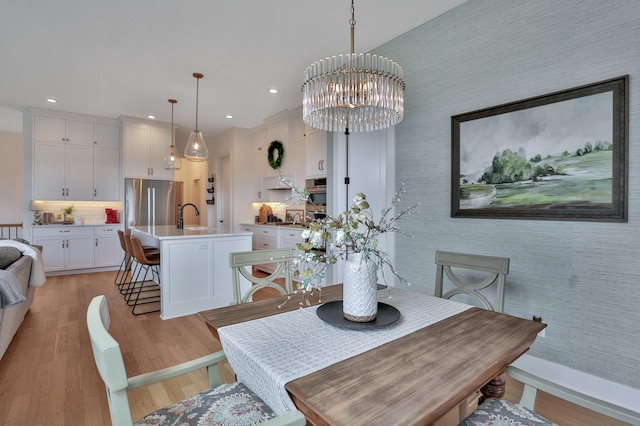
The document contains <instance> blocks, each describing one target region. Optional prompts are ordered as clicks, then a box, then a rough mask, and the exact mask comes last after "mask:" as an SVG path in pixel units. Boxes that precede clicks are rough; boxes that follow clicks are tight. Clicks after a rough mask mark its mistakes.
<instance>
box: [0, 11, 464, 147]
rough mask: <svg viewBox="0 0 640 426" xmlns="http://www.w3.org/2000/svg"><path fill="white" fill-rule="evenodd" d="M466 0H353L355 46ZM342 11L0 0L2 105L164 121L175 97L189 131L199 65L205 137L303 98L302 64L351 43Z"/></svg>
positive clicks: (373, 43) (362, 48) (376, 41)
mask: <svg viewBox="0 0 640 426" xmlns="http://www.w3.org/2000/svg"><path fill="white" fill-rule="evenodd" d="M464 1H465V0H400V1H392V0H366V1H358V2H356V3H355V18H356V31H355V50H356V52H367V51H369V50H372V49H374V48H375V47H377V46H380V45H381V44H383V43H384V42H386V41H388V40H391V39H393V38H394V37H396V36H398V35H400V34H402V33H404V32H406V31H408V30H410V29H412V28H414V27H416V26H418V25H420V24H422V23H424V22H426V21H428V20H430V19H432V18H434V17H436V16H438V15H440V14H441V13H443V12H445V11H447V10H449V9H451V8H453V7H455V6H457V5H459V4H461V3H463V2H464ZM349 18H350V2H349V1H348V0H271V1H265V0H109V1H104V0H102V1H100V0H57V1H51V0H24V1H15V0H0V40H2V42H1V43H0V58H1V63H2V65H0V105H2V106H5V107H8V108H11V109H18V110H25V109H27V108H29V107H35V108H48V109H55V110H60V111H68V112H76V113H84V114H90V115H97V116H103V117H112V118H117V117H119V116H120V115H127V116H134V117H146V116H147V115H149V114H153V115H155V116H156V117H157V119H159V120H162V121H171V105H170V103H169V102H167V100H168V99H169V98H175V99H177V100H178V103H177V104H176V106H175V119H174V120H175V123H176V124H178V125H179V126H180V128H181V129H182V130H184V131H189V130H191V129H192V128H193V127H195V104H196V99H195V98H196V79H195V78H193V76H192V74H193V73H194V72H200V73H203V74H204V78H203V79H202V80H200V96H199V99H200V102H199V119H198V121H199V122H198V124H199V127H200V129H201V130H202V131H203V132H204V134H205V137H209V136H213V135H215V134H218V133H220V132H222V131H224V130H226V129H228V128H229V127H232V126H237V127H247V128H251V127H255V126H257V125H259V124H261V123H262V120H263V119H264V118H266V117H268V116H270V115H273V114H275V113H278V112H280V111H282V110H287V109H293V108H296V107H298V106H299V105H300V104H301V103H302V96H301V92H300V88H301V85H302V82H303V72H304V69H305V68H306V67H307V66H308V65H310V64H311V63H312V62H314V61H316V60H319V59H321V58H324V57H327V56H333V55H337V54H342V53H348V51H349V47H350V45H349V43H350V42H349ZM392 59H393V58H392ZM400 65H402V64H400ZM270 88H276V89H278V90H279V93H277V94H275V95H272V94H269V93H268V90H269V89H270ZM49 97H51V98H55V99H56V100H57V101H58V102H57V103H56V104H50V103H47V102H46V98H49ZM227 114H231V115H232V116H233V118H232V119H227V118H225V115H227Z"/></svg>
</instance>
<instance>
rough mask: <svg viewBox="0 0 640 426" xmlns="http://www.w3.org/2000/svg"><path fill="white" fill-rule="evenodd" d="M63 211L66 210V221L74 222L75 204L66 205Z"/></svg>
mask: <svg viewBox="0 0 640 426" xmlns="http://www.w3.org/2000/svg"><path fill="white" fill-rule="evenodd" d="M62 211H63V212H64V223H73V216H72V215H71V213H73V206H69V207H65V208H64V209H62Z"/></svg>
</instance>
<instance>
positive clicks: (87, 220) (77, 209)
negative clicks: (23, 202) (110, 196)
mask: <svg viewBox="0 0 640 426" xmlns="http://www.w3.org/2000/svg"><path fill="white" fill-rule="evenodd" d="M43 202H44V204H45V207H44V210H43V211H45V212H51V213H53V214H54V215H55V214H56V213H61V212H62V210H63V209H65V208H67V207H69V206H73V213H72V215H73V217H79V218H80V219H81V220H82V224H83V225H100V224H102V223H105V222H106V214H105V212H104V210H105V209H116V210H118V220H119V221H122V203H121V202H119V201H43Z"/></svg>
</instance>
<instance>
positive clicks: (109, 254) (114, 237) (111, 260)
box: [93, 226, 124, 268]
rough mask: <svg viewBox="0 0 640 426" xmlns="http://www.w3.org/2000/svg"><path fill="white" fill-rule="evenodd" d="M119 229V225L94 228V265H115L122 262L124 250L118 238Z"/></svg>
mask: <svg viewBox="0 0 640 426" xmlns="http://www.w3.org/2000/svg"><path fill="white" fill-rule="evenodd" d="M119 229H120V228H119V227H113V226H96V227H95V228H94V231H93V232H94V238H95V244H96V246H95V247H96V248H95V251H96V252H95V263H94V266H95V267H96V268H102V267H106V266H116V265H119V264H120V262H122V257H123V256H124V252H123V251H122V247H120V239H119V238H118V230H119Z"/></svg>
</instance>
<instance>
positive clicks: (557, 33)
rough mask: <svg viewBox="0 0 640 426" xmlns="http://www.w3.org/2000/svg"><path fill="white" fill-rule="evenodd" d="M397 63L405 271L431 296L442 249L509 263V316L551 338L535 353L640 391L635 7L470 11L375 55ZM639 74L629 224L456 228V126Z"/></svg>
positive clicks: (504, 1)
mask: <svg viewBox="0 0 640 426" xmlns="http://www.w3.org/2000/svg"><path fill="white" fill-rule="evenodd" d="M374 53H378V54H382V55H385V56H389V57H390V58H392V59H394V60H396V61H397V62H399V63H400V65H402V67H403V68H404V71H405V81H406V85H407V89H406V94H405V108H406V114H405V118H404V121H403V122H402V123H400V125H399V126H398V127H397V129H396V171H397V175H396V181H397V182H398V183H399V182H405V183H406V185H407V190H408V193H407V196H406V198H405V202H406V203H407V204H410V203H414V202H421V204H422V206H421V208H420V210H421V212H422V214H421V215H419V216H415V217H414V216H411V217H410V218H409V219H408V220H406V221H405V222H404V223H403V225H402V226H403V228H405V229H407V230H408V231H409V233H411V234H413V235H414V236H415V238H413V239H408V238H397V257H398V266H399V268H400V270H401V271H403V273H405V274H406V275H408V276H409V279H410V281H411V282H412V283H413V286H414V288H416V289H419V290H420V291H424V292H426V293H429V294H433V285H434V280H433V278H432V277H435V265H434V264H433V260H434V256H435V251H436V250H437V249H442V250H453V251H464V252H470V253H485V254H494V255H500V256H508V257H510V258H511V272H510V274H509V276H508V277H507V293H506V301H505V311H506V312H507V313H509V314H512V315H516V316H521V317H526V318H531V316H532V315H533V314H537V315H541V316H542V318H543V319H544V321H545V322H548V324H549V327H548V329H547V332H546V337H545V338H539V339H538V340H537V341H536V343H535V345H534V347H533V348H532V351H531V354H532V355H535V356H538V357H541V358H545V359H548V360H551V361H554V362H557V363H560V364H563V365H566V366H569V367H572V368H575V369H578V370H582V371H585V372H589V373H591V374H594V375H597V376H600V377H604V378H607V379H610V380H614V381H616V382H620V383H624V384H627V385H630V386H633V387H636V388H640V329H639V324H640V266H639V262H640V226H639V219H640V218H639V217H638V212H639V210H640V207H639V206H638V203H639V202H640V185H639V179H638V178H639V174H640V141H639V137H640V116H639V106H640V85H639V84H638V82H639V81H640V1H638V0H607V1H604V0H586V1H581V0H562V1H557V0H535V1H532V0H529V1H524V0H469V1H468V2H466V3H464V4H463V5H461V6H459V7H457V8H456V9H453V10H451V11H449V12H447V13H445V14H444V15H441V16H440V17H438V18H436V19H435V20H433V21H431V22H428V23H426V24H424V25H422V26H420V27H417V28H415V29H414V30H412V31H410V32H408V33H405V34H403V35H401V36H399V37H398V38H396V39H394V40H392V41H390V42H388V43H387V44H385V45H383V46H381V47H379V48H378V49H376V50H375V52H374ZM625 74H629V75H630V90H629V93H630V102H629V104H630V105H629V106H630V108H629V121H630V126H629V129H630V131H629V141H628V143H629V158H628V159H629V193H628V206H629V222H628V223H599V222H564V221H524V220H490V219H452V218H451V217H450V173H451V164H450V163H451V136H450V131H451V124H450V121H451V116H452V115H455V114H460V113H465V112H469V111H473V110H476V109H481V108H486V107H491V106H495V105H499V104H502V103H506V102H512V101H517V100H521V99H525V98H529V97H533V96H538V95H543V94H547V93H550V92H554V91H558V90H564V89H569V88H572V87H576V86H580V85H584V84H589V83H594V82H598V81H602V80H606V79H610V78H614V77H618V76H621V75H625Z"/></svg>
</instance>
